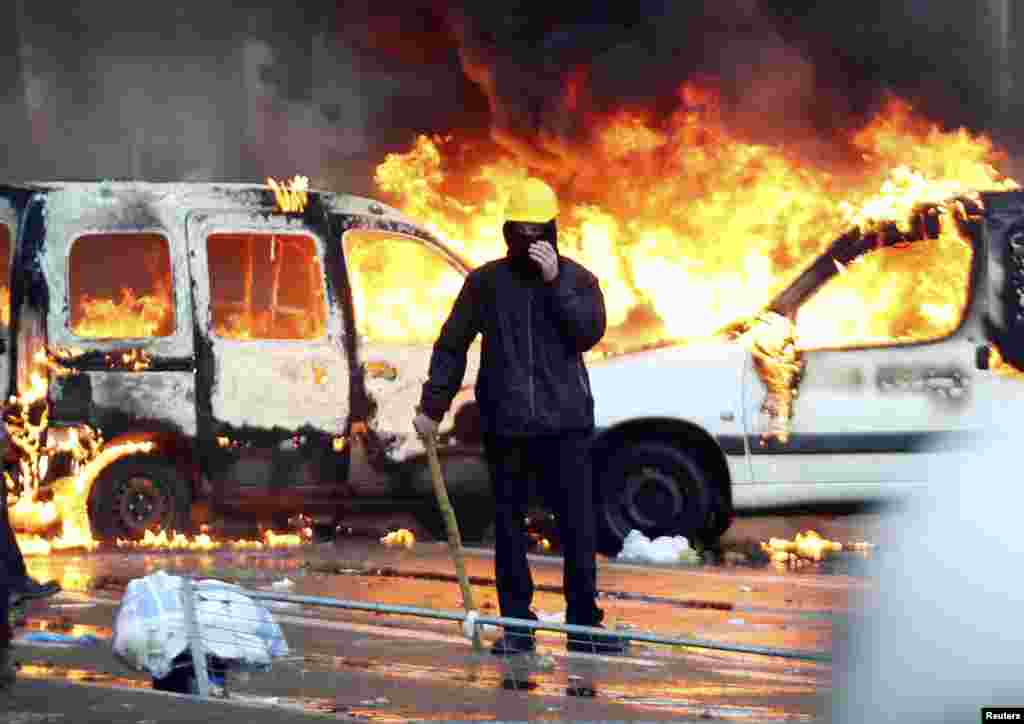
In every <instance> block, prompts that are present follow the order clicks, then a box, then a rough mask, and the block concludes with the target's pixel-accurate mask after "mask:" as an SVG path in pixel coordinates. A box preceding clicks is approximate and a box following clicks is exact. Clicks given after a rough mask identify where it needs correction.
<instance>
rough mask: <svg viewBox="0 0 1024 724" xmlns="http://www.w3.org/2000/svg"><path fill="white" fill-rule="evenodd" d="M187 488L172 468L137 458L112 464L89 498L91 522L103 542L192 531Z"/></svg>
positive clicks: (104, 472) (159, 462)
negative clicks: (152, 533) (147, 532)
mask: <svg viewBox="0 0 1024 724" xmlns="http://www.w3.org/2000/svg"><path fill="white" fill-rule="evenodd" d="M191 498H192V496H191V494H190V492H189V486H188V483H187V482H186V481H185V479H184V478H183V477H182V476H181V473H179V472H178V470H177V468H175V467H174V466H173V465H171V464H170V463H167V462H164V461H162V460H158V459H156V458H145V457H132V458H124V459H122V460H118V461H117V462H114V463H112V464H111V465H109V466H108V467H107V468H106V469H105V470H103V472H101V473H100V474H99V477H97V478H96V482H95V483H94V484H93V486H92V491H91V492H90V494H89V522H90V524H91V525H92V531H93V535H94V536H95V537H96V538H98V539H99V540H101V541H113V540H115V539H116V538H127V539H129V540H138V539H139V538H142V537H143V534H144V533H145V532H146V531H147V530H151V531H153V532H154V533H156V532H158V531H160V530H166V531H167V532H168V534H169V533H170V532H171V531H175V532H179V533H184V532H187V531H188V530H189V529H190V524H189V507H190V506H191V502H192V501H191Z"/></svg>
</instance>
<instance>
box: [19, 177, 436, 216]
mask: <svg viewBox="0 0 1024 724" xmlns="http://www.w3.org/2000/svg"><path fill="white" fill-rule="evenodd" d="M3 189H7V190H21V191H30V192H31V191H69V192H72V193H82V194H88V193H97V192H101V191H103V192H114V193H117V192H121V193H124V192H131V193H143V194H149V195H153V196H161V197H166V196H182V197H184V196H189V197H192V199H193V202H195V201H198V200H199V199H202V198H203V197H206V198H209V199H210V200H211V201H212V200H217V201H218V202H220V203H224V202H225V201H234V202H236V203H238V204H239V205H240V206H252V205H254V204H256V199H255V198H254V197H256V196H257V195H259V196H261V197H265V198H266V200H267V203H268V204H269V203H271V199H272V193H273V190H272V189H271V188H270V187H269V186H268V185H266V184H260V183H251V182H238V181H140V180H129V179H109V180H108V179H103V180H100V179H85V180H51V181H28V182H14V183H0V191H2V190H3ZM307 193H308V194H310V196H318V197H320V199H321V200H322V202H323V203H324V205H325V206H326V207H327V209H328V210H330V211H333V212H335V213H342V214H346V213H347V214H353V213H354V214H372V215H374V216H378V217H384V218H391V219H394V220H396V221H403V222H405V223H409V224H414V225H417V226H418V225H419V224H417V223H416V221H415V220H413V219H410V218H408V217H407V216H405V215H404V214H402V212H400V211H399V210H398V209H395V208H393V207H391V206H388V205H387V204H384V203H382V202H380V201H377V200H376V199H372V198H368V197H364V196H356V195H354V194H346V193H339V192H335V191H330V190H327V189H317V188H310V189H307ZM196 197H198V198H196ZM260 205H262V204H260Z"/></svg>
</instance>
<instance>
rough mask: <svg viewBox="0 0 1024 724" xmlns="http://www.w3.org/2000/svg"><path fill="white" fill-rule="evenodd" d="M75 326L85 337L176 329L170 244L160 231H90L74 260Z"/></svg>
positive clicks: (74, 251) (139, 334)
mask: <svg viewBox="0 0 1024 724" xmlns="http://www.w3.org/2000/svg"><path fill="white" fill-rule="evenodd" d="M68 268H69V291H70V300H69V303H70V307H71V317H70V320H69V321H70V325H71V331H72V332H73V333H74V334H76V335H78V336H79V337H88V338H100V339H120V338H138V337H167V336H169V335H171V334H172V333H173V332H174V324H175V321H174V292H173V287H172V286H171V256H170V248H169V246H168V243H167V239H165V238H164V237H163V236H161V235H160V234H153V233H116V234H85V235H83V236H80V237H78V238H77V239H75V241H74V243H73V244H72V245H71V256H70V258H69V260H68Z"/></svg>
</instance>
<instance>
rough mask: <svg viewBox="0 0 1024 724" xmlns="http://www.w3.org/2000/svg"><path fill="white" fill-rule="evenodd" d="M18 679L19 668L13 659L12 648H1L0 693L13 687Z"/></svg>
mask: <svg viewBox="0 0 1024 724" xmlns="http://www.w3.org/2000/svg"><path fill="white" fill-rule="evenodd" d="M17 678H18V668H17V666H15V664H14V660H13V659H12V658H11V647H10V646H0V691H3V690H4V689H6V688H7V687H9V686H11V685H12V684H13V683H14V682H15V681H16V680H17Z"/></svg>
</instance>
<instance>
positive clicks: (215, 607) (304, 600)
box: [122, 575, 832, 697]
mask: <svg viewBox="0 0 1024 724" xmlns="http://www.w3.org/2000/svg"><path fill="white" fill-rule="evenodd" d="M180 595H181V599H182V600H181V608H182V614H183V622H184V628H185V639H186V641H187V644H188V648H187V650H186V651H185V652H184V653H183V654H182V655H180V656H178V657H177V658H176V659H175V660H174V661H175V663H174V665H173V667H172V673H171V674H170V675H169V677H170V678H165V679H164V680H165V681H179V682H185V683H184V684H183V685H184V686H185V687H187V688H188V689H189V691H188V692H185V691H182V693H193V694H198V695H199V696H203V697H206V696H214V695H220V696H224V695H226V688H225V687H226V683H225V676H224V675H225V672H226V671H227V670H231V669H232V668H234V667H233V666H232V665H231V664H230V663H225V657H224V654H225V651H245V650H253V649H254V647H255V649H258V648H259V646H260V645H261V642H260V637H259V636H258V635H256V634H254V631H255V629H256V628H258V627H260V626H265V625H266V623H267V620H268V617H269V616H271V615H272V614H268V611H267V610H266V608H265V607H264V605H263V604H262V602H278V603H286V604H293V605H294V604H298V605H301V606H310V607H319V608H327V609H342V610H349V611H365V612H369V613H377V614H395V615H401V616H414V617H420V618H429V619H435V620H441V621H452V622H456V623H459V624H461V632H462V634H463V635H464V636H465V637H466V638H467V639H470V640H474V637H475V636H479V634H480V632H481V630H482V628H483V627H484V626H493V627H502V628H504V629H505V631H506V635H511V636H516V635H526V636H532V634H533V633H534V632H536V631H551V632H556V633H563V634H567V635H569V636H570V637H571V638H572V639H574V640H576V641H582V642H588V641H590V642H594V639H593V638H592V637H598V638H597V640H598V641H602V642H608V641H616V642H640V643H648V644H659V645H665V646H678V647H683V648H699V649H708V650H715V651H724V652H731V653H740V654H753V655H758V656H769V657H776V658H782V659H791V660H800V661H810V662H824V663H828V662H831V660H832V657H831V655H830V654H829V653H827V652H820V651H802V650H797V649H785V648H777V647H770V646H755V645H749V644H737V643H727V642H722V641H713V640H709V639H699V638H684V637H673V636H665V635H662V634H657V633H648V632H644V631H640V630H637V629H632V628H613V629H605V628H597V627H591V626H576V625H572V624H565V623H560V622H555V621H538V620H527V619H518V618H507V617H503V616H488V615H481V614H480V613H478V612H477V611H469V612H468V613H467V612H465V611H445V610H441V609H433V608H424V607H419V606H406V605H400V604H384V603H373V602H369V601H354V600H346V599H340V598H330V597H323V596H302V595H294V594H289V593H280V592H276V591H258V590H250V589H246V588H242V587H239V586H234V585H231V584H221V585H206V584H199V583H198V582H197V581H196V580H193V579H192V578H191V577H189V576H187V575H186V576H182V583H181V590H180ZM243 596H244V597H246V598H248V599H251V601H250V602H249V603H248V604H246V603H245V602H244V601H240V597H243ZM122 605H124V603H122ZM250 609H251V610H250ZM217 611H219V613H211V612H217ZM275 627H276V624H275ZM277 631H278V634H280V631H279V629H277ZM524 631H529V632H530V633H523V632H524ZM270 635H272V634H270ZM476 640H479V639H476ZM593 645H594V648H593V651H592V652H593V653H596V654H601V653H603V648H604V647H605V646H606V643H601V644H599V643H596V642H594V644H593ZM573 650H574V651H581V650H582V651H584V652H585V651H586V644H585V643H584V644H583V645H582V646H577V647H575V648H574V649H573ZM218 654H219V655H218ZM211 679H212V680H213V682H214V684H213V685H211ZM157 685H158V684H157V680H156V679H154V686H157ZM174 685H181V684H174ZM171 690H174V689H171Z"/></svg>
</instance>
